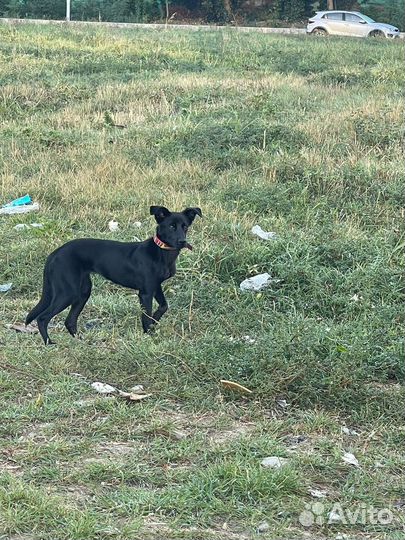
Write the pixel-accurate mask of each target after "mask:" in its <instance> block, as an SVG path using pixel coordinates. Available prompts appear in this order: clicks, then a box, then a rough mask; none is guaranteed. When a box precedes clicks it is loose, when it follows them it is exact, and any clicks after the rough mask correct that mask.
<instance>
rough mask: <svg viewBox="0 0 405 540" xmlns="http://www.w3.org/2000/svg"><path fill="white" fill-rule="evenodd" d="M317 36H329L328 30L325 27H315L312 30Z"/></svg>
mask: <svg viewBox="0 0 405 540" xmlns="http://www.w3.org/2000/svg"><path fill="white" fill-rule="evenodd" d="M311 34H314V35H315V36H327V35H328V32H327V31H326V30H325V29H324V28H314V29H313V30H312V32H311Z"/></svg>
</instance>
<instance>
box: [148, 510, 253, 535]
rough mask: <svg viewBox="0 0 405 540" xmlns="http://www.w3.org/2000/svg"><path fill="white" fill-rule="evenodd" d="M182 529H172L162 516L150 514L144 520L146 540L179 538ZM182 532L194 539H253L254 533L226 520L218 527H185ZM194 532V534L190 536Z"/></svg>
mask: <svg viewBox="0 0 405 540" xmlns="http://www.w3.org/2000/svg"><path fill="white" fill-rule="evenodd" d="M179 532H180V530H179V529H177V528H176V530H171V529H170V527H169V526H168V525H167V523H166V522H165V521H163V520H162V518H161V517H160V516H154V515H150V516H147V517H146V518H145V520H144V538H145V540H149V539H152V538H153V539H154V540H157V539H159V540H161V539H162V540H163V538H164V539H165V540H171V539H173V540H174V539H175V538H179ZM181 532H183V533H184V535H187V536H186V537H187V538H193V540H211V539H212V540H251V539H252V537H253V535H251V534H249V533H247V532H241V531H236V530H231V528H230V525H229V524H228V523H226V522H224V523H223V524H222V525H219V526H218V527H215V528H214V527H212V528H199V527H184V528H181ZM190 534H192V535H193V536H192V537H191V536H189V535H190Z"/></svg>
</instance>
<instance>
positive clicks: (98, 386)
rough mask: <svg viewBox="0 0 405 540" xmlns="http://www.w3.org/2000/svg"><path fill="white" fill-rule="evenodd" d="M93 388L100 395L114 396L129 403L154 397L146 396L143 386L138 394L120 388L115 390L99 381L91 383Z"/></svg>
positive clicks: (138, 388)
mask: <svg viewBox="0 0 405 540" xmlns="http://www.w3.org/2000/svg"><path fill="white" fill-rule="evenodd" d="M91 387H92V388H93V389H94V390H95V391H96V392H98V393H99V394H103V395H109V394H114V395H116V396H118V397H122V398H125V399H127V400H128V401H142V400H143V399H146V398H148V397H150V396H151V395H152V394H146V393H145V392H144V390H143V386H142V385H141V384H139V385H138V386H137V390H138V391H137V392H132V391H131V392H124V391H122V390H119V389H118V388H115V386H111V385H110V384H106V383H102V382H99V381H96V382H94V383H91ZM134 388H135V387H133V388H132V390H133V389H134Z"/></svg>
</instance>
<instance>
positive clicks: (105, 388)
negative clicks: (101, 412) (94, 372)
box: [91, 382, 118, 394]
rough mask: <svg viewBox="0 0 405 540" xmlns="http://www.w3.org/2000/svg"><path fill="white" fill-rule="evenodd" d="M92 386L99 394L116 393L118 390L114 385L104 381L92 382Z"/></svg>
mask: <svg viewBox="0 0 405 540" xmlns="http://www.w3.org/2000/svg"><path fill="white" fill-rule="evenodd" d="M91 387H92V388H94V390H95V391H96V392H98V393H99V394H115V393H116V392H117V391H118V390H117V389H116V388H115V387H114V386H111V385H110V384H106V383H102V382H94V383H91Z"/></svg>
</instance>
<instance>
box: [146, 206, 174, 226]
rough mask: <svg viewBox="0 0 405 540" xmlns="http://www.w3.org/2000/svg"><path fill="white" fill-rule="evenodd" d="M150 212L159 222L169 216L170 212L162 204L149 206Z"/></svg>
mask: <svg viewBox="0 0 405 540" xmlns="http://www.w3.org/2000/svg"><path fill="white" fill-rule="evenodd" d="M150 213H151V215H152V216H155V219H156V221H157V222H158V223H161V222H162V221H163V220H164V219H165V218H167V217H169V216H170V214H171V212H170V210H168V209H167V208H165V207H164V206H151V207H150Z"/></svg>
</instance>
